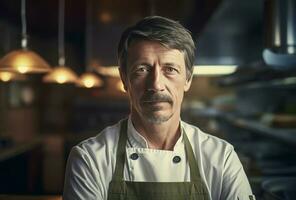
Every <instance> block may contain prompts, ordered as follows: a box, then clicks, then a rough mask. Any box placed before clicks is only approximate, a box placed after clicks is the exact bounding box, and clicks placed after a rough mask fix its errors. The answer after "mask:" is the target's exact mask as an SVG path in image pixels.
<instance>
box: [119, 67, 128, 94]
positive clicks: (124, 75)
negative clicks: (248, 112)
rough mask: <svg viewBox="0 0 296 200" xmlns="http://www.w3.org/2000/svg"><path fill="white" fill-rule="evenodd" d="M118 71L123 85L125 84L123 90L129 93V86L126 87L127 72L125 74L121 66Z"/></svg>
mask: <svg viewBox="0 0 296 200" xmlns="http://www.w3.org/2000/svg"><path fill="white" fill-rule="evenodd" d="M118 71H119V75H120V78H121V81H122V83H123V88H124V90H125V91H127V85H126V83H127V81H126V74H125V72H123V70H122V67H121V66H120V67H119V68H118Z"/></svg>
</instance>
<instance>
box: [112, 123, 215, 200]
mask: <svg viewBox="0 0 296 200" xmlns="http://www.w3.org/2000/svg"><path fill="white" fill-rule="evenodd" d="M183 138H184V146H185V152H186V156H187V158H188V162H189V168H190V178H191V181H190V182H134V181H124V179H123V170H124V163H125V157H126V141H127V120H124V121H123V122H122V123H121V127H120V136H119V142H118V148H117V155H116V166H115V172H114V175H113V177H112V181H111V182H110V184H109V189H108V200H209V199H210V197H209V194H208V191H207V188H206V185H205V183H204V182H203V180H202V178H201V177H200V173H199V168H198V165H197V162H196V160H195V158H194V154H193V150H192V147H191V144H190V142H189V140H188V138H187V136H186V134H185V133H184V134H183Z"/></svg>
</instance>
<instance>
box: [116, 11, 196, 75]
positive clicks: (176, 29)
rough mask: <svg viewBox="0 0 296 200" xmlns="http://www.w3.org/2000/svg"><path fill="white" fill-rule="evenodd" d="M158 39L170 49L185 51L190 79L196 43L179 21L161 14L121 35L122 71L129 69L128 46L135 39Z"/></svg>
mask: <svg viewBox="0 0 296 200" xmlns="http://www.w3.org/2000/svg"><path fill="white" fill-rule="evenodd" d="M138 39H140V40H151V41H157V42H159V43H160V44H162V45H163V46H165V47H167V48H170V49H177V50H179V51H181V52H183V53H184V57H185V65H186V76H187V79H190V78H191V76H192V72H193V62H194V58H195V45H194V41H193V39H192V37H191V34H190V32H189V31H188V30H187V29H186V28H184V27H183V26H182V25H181V24H180V23H179V22H177V21H174V20H171V19H168V18H165V17H160V16H149V17H145V18H144V19H142V20H141V21H139V22H138V23H137V24H135V25H134V26H131V27H128V28H127V29H126V30H125V31H124V32H123V33H122V35H121V38H120V41H119V44H118V62H119V66H120V67H121V68H122V72H123V73H126V70H127V66H126V65H127V56H128V47H129V45H130V44H131V42H132V41H135V40H138Z"/></svg>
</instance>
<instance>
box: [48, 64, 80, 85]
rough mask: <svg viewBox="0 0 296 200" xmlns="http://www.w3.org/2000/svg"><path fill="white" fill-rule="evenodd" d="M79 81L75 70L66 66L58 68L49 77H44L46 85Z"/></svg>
mask: <svg viewBox="0 0 296 200" xmlns="http://www.w3.org/2000/svg"><path fill="white" fill-rule="evenodd" d="M77 80H78V77H77V75H76V74H75V72H74V71H73V70H71V69H70V68H69V67H66V66H57V67H54V69H53V70H52V71H51V72H50V73H49V74H47V75H45V76H44V77H43V81H44V82H46V83H58V84H66V83H76V82H77Z"/></svg>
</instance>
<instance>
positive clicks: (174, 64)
mask: <svg viewBox="0 0 296 200" xmlns="http://www.w3.org/2000/svg"><path fill="white" fill-rule="evenodd" d="M162 65H164V66H172V67H177V68H178V69H181V66H180V65H178V64H176V63H172V62H166V63H163V64H162Z"/></svg>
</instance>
